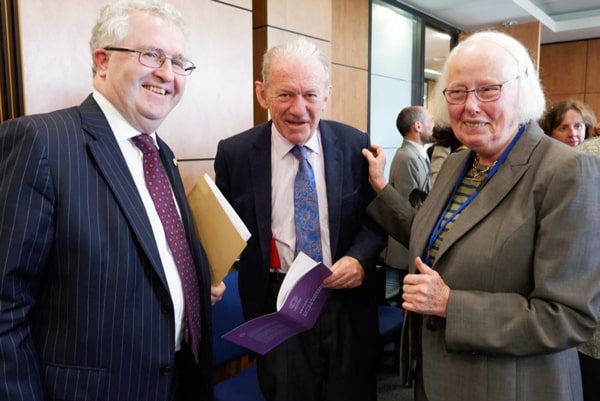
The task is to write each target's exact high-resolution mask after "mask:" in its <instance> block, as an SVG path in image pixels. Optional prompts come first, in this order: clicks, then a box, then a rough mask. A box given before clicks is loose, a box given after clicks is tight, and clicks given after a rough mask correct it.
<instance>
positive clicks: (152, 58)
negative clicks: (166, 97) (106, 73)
mask: <svg viewBox="0 0 600 401" xmlns="http://www.w3.org/2000/svg"><path fill="white" fill-rule="evenodd" d="M104 50H106V51H111V52H129V53H137V54H138V61H139V62H140V64H141V65H143V66H146V67H150V68H160V67H162V65H163V64H164V63H165V60H167V59H169V60H171V68H172V69H173V72H174V73H175V74H177V75H190V74H191V73H192V71H194V70H195V69H196V66H195V65H194V63H192V62H191V61H190V60H188V59H186V58H184V57H181V56H174V57H169V56H167V55H166V54H165V52H164V51H162V50H160V49H146V50H135V49H127V48H125V47H112V46H109V47H105V48H104Z"/></svg>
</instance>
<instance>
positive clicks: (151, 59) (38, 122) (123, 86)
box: [0, 1, 223, 401]
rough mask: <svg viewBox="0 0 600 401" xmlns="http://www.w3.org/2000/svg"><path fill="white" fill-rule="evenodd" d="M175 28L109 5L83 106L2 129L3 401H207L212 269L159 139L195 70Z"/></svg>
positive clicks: (158, 16) (147, 9)
mask: <svg viewBox="0 0 600 401" xmlns="http://www.w3.org/2000/svg"><path fill="white" fill-rule="evenodd" d="M182 24H183V20H182V17H181V15H180V14H179V13H178V12H177V10H175V9H174V8H173V7H172V6H169V5H167V4H165V3H163V2H158V1H146V2H139V1H138V2H135V3H130V4H128V3H126V2H121V3H114V4H111V5H109V6H106V7H105V8H104V9H103V10H102V13H101V16H100V18H99V20H98V21H97V23H96V26H95V27H94V30H93V34H92V39H91V41H90V45H91V46H90V47H91V51H92V56H93V63H94V68H93V70H94V89H95V90H94V93H93V94H92V95H90V96H89V97H88V98H87V99H86V100H85V101H84V102H83V103H82V104H81V105H80V106H77V107H72V108H69V109H65V110H59V111H55V112H52V113H48V114H42V115H35V116H28V117H22V118H17V119H14V120H11V121H8V122H6V123H4V124H2V125H1V126H0V255H2V257H1V259H0V274H1V276H0V377H1V379H0V399H1V400H3V401H36V400H50V399H52V400H55V399H60V400H88V401H89V400H105V401H132V400H140V401H141V400H144V401H149V400H153V401H172V400H191V399H194V400H195V399H202V400H210V399H212V385H211V381H212V375H211V327H210V326H211V325H210V322H211V313H210V312H211V294H210V291H211V287H210V278H209V272H208V266H207V261H206V257H205V255H204V252H203V250H202V248H201V246H200V243H199V242H198V239H197V238H196V236H195V233H194V228H193V223H192V219H191V215H190V210H189V208H188V205H187V204H186V199H185V193H184V188H183V185H182V182H181V178H180V176H179V172H178V170H177V167H176V163H174V161H175V156H174V155H173V153H172V151H171V150H170V149H169V147H168V146H167V145H166V144H165V143H164V142H163V141H162V140H160V138H158V137H157V136H156V129H157V128H158V127H159V125H160V124H161V122H162V121H163V120H164V118H166V117H167V115H168V114H169V112H170V111H171V110H172V108H173V107H174V106H175V105H176V104H177V103H178V101H179V100H180V98H181V96H182V95H183V91H184V88H185V81H186V75H188V74H189V73H191V72H192V70H193V68H194V65H193V63H191V62H190V61H189V60H187V59H186V58H185V57H184V56H183V54H184V51H185V46H184V44H185V38H184V29H183V25H182ZM142 142H143V143H142ZM157 146H158V152H155V151H156V147H157ZM146 151H153V152H154V153H151V154H149V155H148V157H149V159H147V155H146V154H145V153H144V152H146ZM150 167H152V169H153V171H152V173H151V174H152V175H154V174H156V176H155V177H150V179H151V180H152V179H154V183H153V184H150V181H148V182H146V178H145V175H146V173H147V172H149V171H150ZM158 177H160V178H158ZM147 185H149V186H147ZM159 187H160V188H161V190H164V191H165V193H164V197H162V198H161V199H158V198H156V197H155V195H156V190H155V189H156V188H159ZM171 190H172V192H171ZM155 201H156V202H158V201H160V202H162V204H163V206H164V208H165V209H164V210H167V209H170V210H169V213H170V217H168V219H165V216H166V213H164V212H163V206H161V208H158V207H156V206H155ZM174 234H176V235H174ZM184 269H185V276H184V275H183V273H182V272H183V271H184ZM222 290H223V288H222V287H219V288H215V295H216V296H217V297H218V296H219V293H222Z"/></svg>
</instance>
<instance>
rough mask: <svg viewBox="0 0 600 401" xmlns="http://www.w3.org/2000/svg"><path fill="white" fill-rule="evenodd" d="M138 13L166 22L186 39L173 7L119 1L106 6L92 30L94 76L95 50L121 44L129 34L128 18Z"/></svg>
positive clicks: (146, 1)
mask: <svg viewBox="0 0 600 401" xmlns="http://www.w3.org/2000/svg"><path fill="white" fill-rule="evenodd" d="M136 11H140V12H146V13H148V14H150V15H152V16H155V17H158V18H160V19H163V20H164V21H167V22H169V23H171V24H173V25H174V26H176V27H177V28H179V29H180V30H181V32H182V33H183V35H184V37H185V38H186V41H187V38H188V31H187V27H186V24H185V20H184V19H183V16H182V15H181V13H180V12H179V10H177V9H176V8H175V7H174V6H173V5H171V4H169V3H166V2H164V1H159V0H119V1H116V2H113V3H110V4H107V5H106V6H104V7H103V8H102V10H100V17H99V18H98V20H97V21H96V24H95V25H94V28H93V29H92V37H91V38H90V51H91V53H92V63H93V65H92V72H93V74H94V75H96V70H97V66H96V63H95V62H94V61H93V60H94V57H93V53H94V51H95V50H96V49H102V48H104V47H106V46H114V45H115V44H117V43H120V42H122V41H123V40H124V39H125V38H126V37H127V34H128V33H129V16H130V15H131V13H133V12H136Z"/></svg>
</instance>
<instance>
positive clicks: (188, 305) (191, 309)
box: [131, 134, 200, 362]
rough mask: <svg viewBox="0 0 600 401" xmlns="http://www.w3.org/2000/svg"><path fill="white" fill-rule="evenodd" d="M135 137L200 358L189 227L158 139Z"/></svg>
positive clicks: (190, 339) (187, 335) (188, 335)
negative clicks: (162, 156) (182, 216)
mask: <svg viewBox="0 0 600 401" xmlns="http://www.w3.org/2000/svg"><path fill="white" fill-rule="evenodd" d="M131 140H132V141H133V143H134V144H135V145H136V146H137V147H138V148H140V150H141V151H142V153H143V154H144V178H145V179H146V186H147V187H148V191H149V192H150V196H151V197H152V201H153V202H154V206H155V207H156V212H157V213H158V217H159V218H160V221H161V223H162V226H163V229H164V230H165V236H166V238H167V243H168V244H169V249H170V250H171V254H172V255H173V259H174V260H175V265H176V266H177V271H178V272H179V277H180V279H181V285H182V287H183V297H184V302H185V325H184V339H185V340H186V341H187V342H188V344H189V345H190V348H191V350H192V353H193V354H194V358H195V359H196V362H198V352H199V349H200V348H199V343H200V290H199V287H198V278H197V276H196V269H195V266H194V261H193V259H192V254H191V252H190V247H189V245H188V242H187V239H186V236H185V229H184V228H183V223H182V222H181V217H180V216H179V213H178V211H177V208H176V207H175V201H174V200H173V193H172V192H171V185H170V183H169V179H168V178H167V174H166V173H165V171H164V169H163V166H162V163H161V161H160V156H159V154H158V149H157V148H156V146H155V145H154V140H153V139H152V137H151V136H150V135H148V134H141V135H138V136H135V137H133V138H131Z"/></svg>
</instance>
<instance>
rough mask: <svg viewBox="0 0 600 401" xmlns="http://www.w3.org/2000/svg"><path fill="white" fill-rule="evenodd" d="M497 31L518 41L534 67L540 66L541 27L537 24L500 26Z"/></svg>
mask: <svg viewBox="0 0 600 401" xmlns="http://www.w3.org/2000/svg"><path fill="white" fill-rule="evenodd" d="M498 30H499V31H502V32H505V33H506V34H508V35H510V36H512V37H513V38H515V39H517V40H518V41H520V42H521V43H522V44H523V46H525V47H526V48H527V50H529V55H530V56H531V59H532V60H533V63H534V65H536V66H538V65H540V58H539V49H540V43H541V35H542V25H541V24H540V23H539V22H530V23H527V24H517V25H512V26H502V27H499V28H498Z"/></svg>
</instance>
